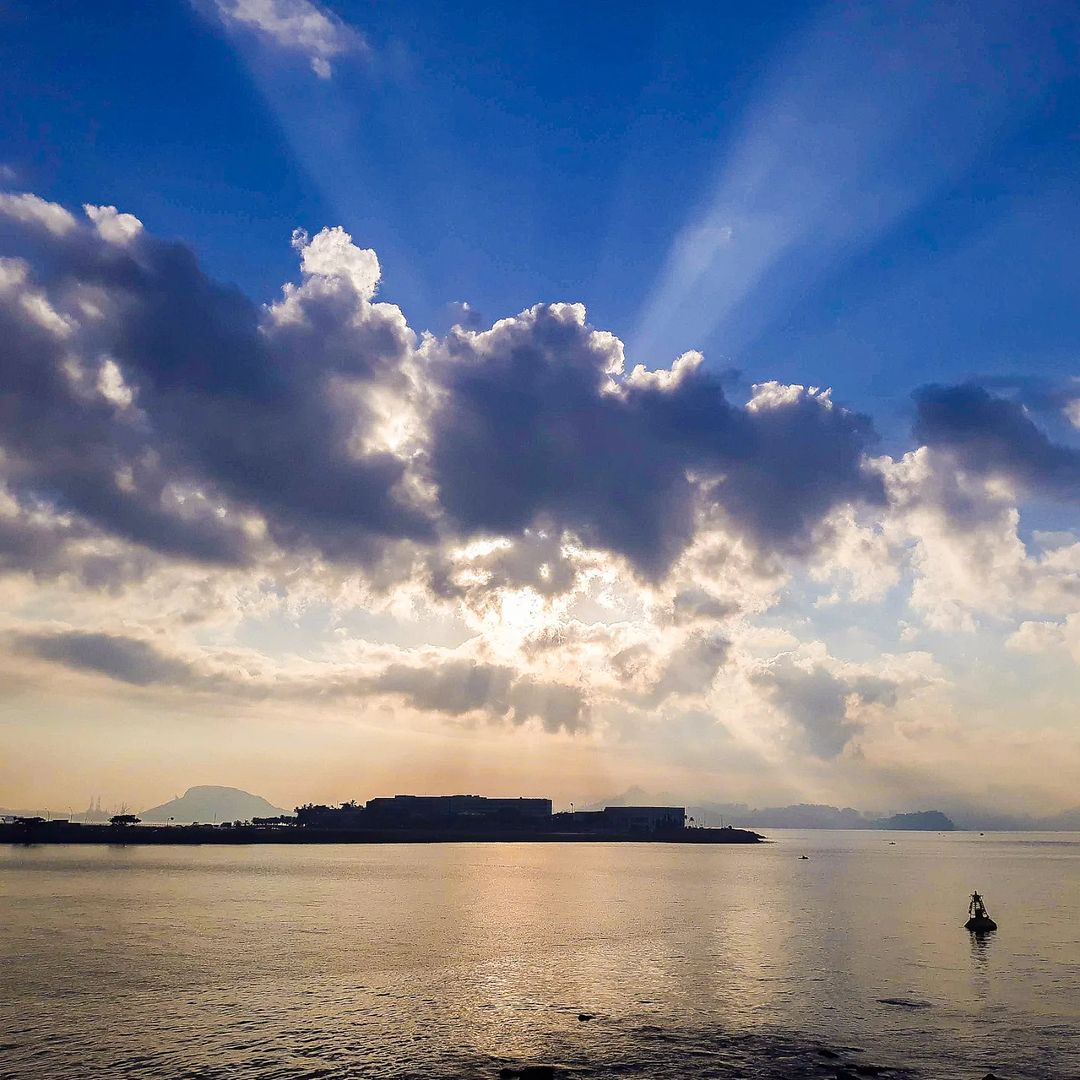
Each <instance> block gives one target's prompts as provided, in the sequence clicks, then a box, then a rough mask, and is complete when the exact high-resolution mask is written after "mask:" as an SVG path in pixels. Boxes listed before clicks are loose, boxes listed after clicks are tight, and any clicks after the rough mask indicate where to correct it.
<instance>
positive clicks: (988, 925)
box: [964, 892, 997, 934]
mask: <svg viewBox="0 0 1080 1080" xmlns="http://www.w3.org/2000/svg"><path fill="white" fill-rule="evenodd" d="M964 929H965V930H971V931H972V932H973V933H976V934H985V933H987V932H988V931H990V930H996V929H997V923H996V922H994V920H993V919H991V918H990V915H989V914H988V913H987V910H986V904H985V903H984V902H983V898H982V897H981V896H980V895H979V894H978V893H977V892H973V893H972V894H971V900H970V901H968V921H967V922H966V923H964Z"/></svg>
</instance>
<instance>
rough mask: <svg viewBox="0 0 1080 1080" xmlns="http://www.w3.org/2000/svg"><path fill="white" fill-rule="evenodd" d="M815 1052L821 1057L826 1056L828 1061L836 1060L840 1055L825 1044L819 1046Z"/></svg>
mask: <svg viewBox="0 0 1080 1080" xmlns="http://www.w3.org/2000/svg"><path fill="white" fill-rule="evenodd" d="M817 1052H818V1053H819V1054H820V1055H821V1056H822V1057H823V1058H828V1059H829V1060H830V1061H836V1060H837V1058H839V1057H840V1055H839V1054H838V1053H837V1052H836V1051H835V1050H830V1049H829V1048H828V1047H827V1046H819V1047H818V1048H817Z"/></svg>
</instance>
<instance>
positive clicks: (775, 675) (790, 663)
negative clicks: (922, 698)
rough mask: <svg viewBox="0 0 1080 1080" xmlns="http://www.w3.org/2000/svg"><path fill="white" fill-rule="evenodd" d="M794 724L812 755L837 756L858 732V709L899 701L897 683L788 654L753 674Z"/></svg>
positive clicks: (892, 703) (753, 681)
mask: <svg viewBox="0 0 1080 1080" xmlns="http://www.w3.org/2000/svg"><path fill="white" fill-rule="evenodd" d="M751 682H752V683H753V684H754V685H756V686H759V687H761V688H763V689H764V690H765V691H766V693H767V695H768V697H769V699H770V700H771V701H772V702H773V703H774V704H775V705H777V706H778V707H779V708H780V709H781V710H782V711H783V712H784V714H785V715H786V716H787V717H788V718H789V719H790V720H791V721H792V722H793V723H794V724H795V725H796V727H797V729H798V730H799V731H800V733H801V735H802V737H803V739H804V740H805V744H806V746H807V748H808V749H809V750H810V752H811V753H813V754H815V755H816V756H817V757H820V758H834V757H836V756H837V755H839V754H840V753H842V752H843V750H844V748H845V747H846V746H847V745H848V743H849V742H851V740H852V739H854V738H855V736H857V735H858V734H859V732H860V731H861V730H862V728H863V723H862V721H861V720H860V719H859V718H858V717H857V716H856V715H855V714H854V707H855V706H856V705H886V706H891V705H894V704H895V703H896V696H897V684H896V683H895V682H892V681H891V680H888V679H883V678H880V677H878V676H872V675H856V676H855V677H853V678H843V677H841V676H839V675H836V674H834V673H833V672H831V671H829V670H828V669H826V668H825V667H823V666H821V665H820V664H808V663H804V662H800V661H799V660H797V659H796V658H795V657H794V656H792V655H791V654H790V653H785V654H782V655H780V656H779V657H777V658H776V659H774V660H773V661H771V662H770V663H768V664H766V665H765V666H764V667H762V668H761V669H760V670H759V671H757V672H756V673H754V674H753V675H752V676H751Z"/></svg>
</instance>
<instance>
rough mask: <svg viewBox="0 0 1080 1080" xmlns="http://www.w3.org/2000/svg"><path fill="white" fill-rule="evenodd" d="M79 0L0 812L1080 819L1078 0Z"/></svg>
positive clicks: (18, 76) (19, 153) (45, 286)
mask: <svg viewBox="0 0 1080 1080" xmlns="http://www.w3.org/2000/svg"><path fill="white" fill-rule="evenodd" d="M62 7H63V5H55V4H51V3H44V2H36V3H22V2H13V3H4V4H0V17H2V19H3V44H2V45H0V55H2V57H3V62H2V65H0V66H2V70H3V72H4V74H3V75H2V76H0V91H2V95H3V98H2V100H3V108H0V135H2V137H0V186H2V188H3V192H4V193H3V194H0V256H2V257H0V640H2V643H3V649H2V654H0V740H2V752H0V802H2V803H3V804H5V805H6V806H9V807H45V806H51V807H52V808H53V809H54V810H57V811H61V810H62V811H64V812H66V811H67V810H68V808H70V807H73V808H74V809H75V810H76V811H78V810H80V809H82V808H83V807H85V806H86V805H87V804H88V802H89V801H90V799H91V798H100V799H101V800H102V802H103V804H105V805H106V806H120V805H127V806H129V807H135V808H142V807H149V806H154V805H157V804H160V803H164V802H165V801H166V800H168V799H170V798H172V797H173V796H174V795H175V794H179V793H182V792H183V791H184V790H185V789H187V788H188V787H189V786H191V785H196V784H217V785H232V786H236V787H240V788H243V789H246V790H247V791H251V792H257V793H258V794H259V795H261V796H263V797H265V798H266V799H267V800H269V801H270V802H271V803H273V804H275V805H276V806H280V807H285V808H291V807H293V806H295V805H297V804H299V803H301V802H305V801H309V800H316V801H325V802H333V801H342V800H346V799H351V798H359V799H366V798H368V797H371V796H375V795H387V794H393V793H395V792H398V791H402V792H405V791H408V792H416V793H442V792H450V791H461V792H475V793H479V794H488V795H517V794H522V795H539V796H547V797H550V798H552V799H553V800H555V803H556V805H558V806H565V805H568V804H569V803H571V802H576V803H577V804H578V805H583V804H585V803H587V802H589V801H591V800H596V799H600V798H603V797H605V796H611V795H614V794H617V793H619V792H621V791H624V790H625V789H627V788H630V787H632V786H637V787H640V788H641V789H643V790H644V791H645V792H655V793H659V792H664V793H668V794H669V795H670V797H671V798H673V799H676V800H679V801H681V802H685V803H687V804H689V803H692V802H694V801H714V802H725V803H728V802H747V803H750V804H751V805H758V806H766V805H781V804H786V803H796V802H820V803H830V804H834V805H837V806H855V807H859V808H861V809H865V810H867V811H875V812H881V813H893V812H895V811H906V810H913V809H920V808H926V807H935V808H939V809H942V810H944V811H946V812H949V813H966V812H974V811H978V812H984V811H985V812H990V811H993V812H1002V813H1030V814H1051V813H1055V812H1060V811H1062V810H1066V809H1069V808H1071V807H1074V806H1076V805H1077V803H1078V802H1080V798H1078V797H1077V794H1076V793H1077V791H1080V725H1078V724H1077V720H1076V711H1075V702H1076V700H1077V694H1078V692H1080V669H1078V664H1080V514H1078V512H1077V510H1078V501H1080V367H1078V360H1080V322H1078V320H1077V300H1078V283H1080V245H1078V244H1077V239H1078V226H1080V200H1078V199H1077V194H1078V187H1080V179H1078V177H1080V172H1078V170H1077V165H1078V162H1080V77H1078V75H1077V72H1078V71H1080V67H1078V63H1077V61H1078V56H1077V35H1076V30H1077V17H1076V12H1075V8H1074V7H1073V6H1072V5H1069V4H1060V5H1058V4H1053V3H1050V4H1043V5H1038V12H1037V13H1036V11H1035V9H1034V8H1030V7H1027V6H1023V5H1015V4H1010V3H989V4H986V5H980V6H979V7H978V10H977V11H975V9H971V10H968V9H966V8H965V7H963V6H962V5H953V4H948V3H946V4H925V5H923V4H914V5H905V6H903V7H902V8H901V7H900V6H897V7H896V8H895V9H894V8H893V7H892V6H891V5H881V6H877V7H875V6H872V5H868V6H863V5H847V4H833V5H826V6H824V7H816V6H815V7H806V6H803V5H791V6H783V5H779V6H777V7H776V8H775V9H772V10H771V11H770V12H769V13H766V14H763V15H761V16H760V17H758V16H757V15H755V16H754V18H752V19H751V17H750V14H749V11H750V9H749V8H747V9H746V11H742V12H740V11H739V10H737V9H736V8H734V7H723V6H716V5H702V6H700V7H697V6H693V5H688V6H678V5H676V8H675V9H674V10H671V11H669V10H668V9H667V8H666V7H665V8H659V7H658V8H656V9H654V10H649V11H643V12H641V13H640V16H631V15H630V14H629V13H628V14H627V17H626V18H625V19H619V20H612V19H611V18H609V17H608V16H606V15H603V12H604V10H605V9H604V7H603V6H602V5H598V6H596V7H594V8H591V9H590V8H585V9H584V10H580V9H566V10H563V9H561V8H560V6H559V5H545V6H542V7H538V8H525V7H522V8H513V9H511V8H503V7H502V6H498V7H496V8H493V9H489V10H487V11H486V14H485V15H484V17H477V18H475V19H473V18H469V19H467V20H463V19H461V18H460V16H459V15H458V14H456V13H455V12H453V11H452V10H451V9H450V8H447V9H445V10H442V11H438V10H432V9H431V8H429V7H423V6H417V5H413V4H411V3H408V2H405V3H400V4H385V5H379V4H368V3H350V4H346V3H337V4H333V5H328V6H323V5H316V4H314V3H312V2H309V0H205V2H202V0H200V2H196V3H193V4H188V3H160V4H159V3H154V4H147V5H138V6H137V7H132V6H126V5H122V4H106V5H104V7H105V8H107V9H109V10H110V12H111V15H110V17H109V18H107V19H101V18H97V17H95V18H91V17H90V16H89V14H87V17H86V18H71V17H68V18H66V19H56V18H54V17H53V15H54V14H55V10H57V9H58V8H62ZM125 13H126V14H125ZM1036 15H1037V17H1036Z"/></svg>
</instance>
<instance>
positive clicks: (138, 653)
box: [12, 630, 201, 687]
mask: <svg viewBox="0 0 1080 1080" xmlns="http://www.w3.org/2000/svg"><path fill="white" fill-rule="evenodd" d="M12 644H13V647H14V649H15V651H16V652H20V653H23V654H25V655H28V656H35V657H37V658H38V659H41V660H49V661H52V662H53V663H57V664H62V665H63V666H64V667H68V668H73V669H75V670H76V671H90V672H95V673H97V674H100V675H106V676H108V677H109V678H110V679H116V680H118V681H119V682H124V683H129V684H131V685H132V686H171V687H191V686H193V685H195V684H197V683H199V682H200V681H201V676H199V675H198V674H197V673H196V672H195V670H194V668H193V667H192V666H191V665H190V664H189V663H187V662H186V661H184V660H180V659H177V658H176V657H173V656H169V655H168V654H166V653H164V652H162V651H161V650H159V649H157V648H156V647H155V646H153V645H151V644H150V643H149V642H146V641H141V640H139V639H137V638H129V637H122V636H116V635H112V634H100V633H86V632H83V631H75V630H70V631H64V632H60V633H54V634H17V635H15V636H14V637H13V638H12Z"/></svg>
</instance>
